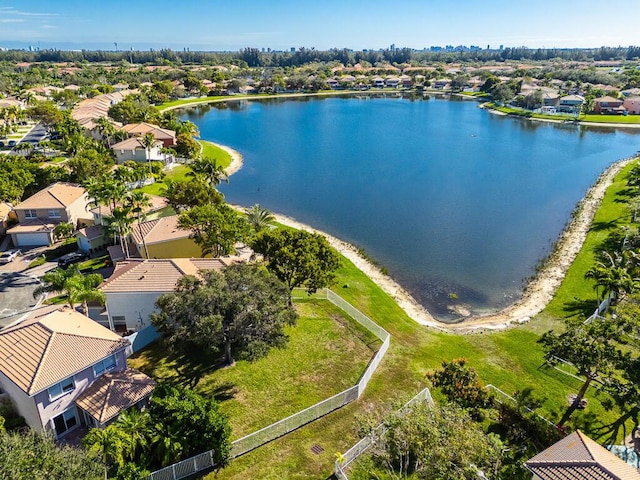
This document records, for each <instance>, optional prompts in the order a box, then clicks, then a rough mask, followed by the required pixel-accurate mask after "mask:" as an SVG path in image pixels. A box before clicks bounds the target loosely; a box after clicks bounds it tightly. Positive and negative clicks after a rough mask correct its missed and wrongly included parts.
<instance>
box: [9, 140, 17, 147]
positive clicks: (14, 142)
mask: <svg viewBox="0 0 640 480" xmlns="http://www.w3.org/2000/svg"><path fill="white" fill-rule="evenodd" d="M8 145H9V146H10V147H11V148H13V147H15V146H16V141H15V140H9V143H8Z"/></svg>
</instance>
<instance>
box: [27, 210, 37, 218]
mask: <svg viewBox="0 0 640 480" xmlns="http://www.w3.org/2000/svg"><path fill="white" fill-rule="evenodd" d="M24 218H38V215H37V214H36V211H35V210H25V211H24Z"/></svg>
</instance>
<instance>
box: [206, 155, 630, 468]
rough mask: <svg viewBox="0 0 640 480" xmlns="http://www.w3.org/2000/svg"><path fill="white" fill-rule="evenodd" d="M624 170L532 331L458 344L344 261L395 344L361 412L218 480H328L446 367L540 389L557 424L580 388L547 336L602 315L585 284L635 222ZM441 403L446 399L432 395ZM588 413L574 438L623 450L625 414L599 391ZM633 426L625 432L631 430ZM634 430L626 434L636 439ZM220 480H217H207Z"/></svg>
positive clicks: (349, 279)
mask: <svg viewBox="0 0 640 480" xmlns="http://www.w3.org/2000/svg"><path fill="white" fill-rule="evenodd" d="M629 168H631V167H628V168H626V169H625V170H623V171H622V172H621V173H620V174H619V175H618V176H617V177H616V179H615V182H614V183H613V185H612V186H611V187H610V188H609V189H608V191H607V193H606V196H605V198H604V200H603V203H602V205H601V207H600V208H599V210H598V212H597V213H596V216H595V219H594V222H593V227H592V229H591V232H590V233H589V236H588V238H587V241H586V242H585V245H584V248H583V250H582V252H581V253H580V255H579V257H578V259H577V260H576V261H575V262H574V265H573V266H572V267H571V269H570V270H569V274H568V275H567V278H566V280H565V282H563V284H562V286H561V287H560V290H559V291H558V293H557V294H556V297H555V298H554V300H553V301H552V302H551V303H550V304H549V306H548V307H547V308H546V309H545V310H544V311H543V312H542V313H541V314H540V315H538V316H537V317H536V318H534V319H532V321H530V322H529V323H528V324H525V325H521V326H518V327H514V328H511V329H509V330H506V331H502V332H493V333H491V332H484V333H476V334H472V335H454V334H448V333H443V332H439V331H434V330H431V329H427V328H423V327H420V326H419V325H417V324H416V323H415V322H414V321H412V320H411V319H410V318H408V317H407V315H406V314H405V313H404V312H403V311H402V310H401V309H400V308H399V307H398V306H397V305H396V304H395V302H394V301H393V300H392V299H391V298H390V297H389V296H388V295H386V294H385V293H384V292H382V290H381V289H380V288H379V287H378V286H377V285H375V284H373V282H371V280H369V279H368V278H367V277H366V276H365V275H364V274H363V273H362V272H360V270H358V269H357V268H356V267H355V266H354V265H353V264H351V262H349V261H348V260H346V259H344V258H343V266H342V267H341V269H340V271H339V276H338V280H337V282H336V284H337V285H344V284H347V285H349V287H348V288H336V289H335V291H336V292H337V293H339V294H340V295H341V296H343V297H344V298H345V299H346V300H348V301H349V302H350V303H352V304H353V305H354V306H356V307H357V308H359V309H360V310H361V311H362V312H363V313H364V314H365V315H368V316H369V317H370V318H372V319H373V320H374V321H376V322H377V323H378V324H380V325H381V326H382V327H384V328H385V329H386V330H387V331H388V332H389V333H390V334H391V336H392V337H391V348H390V349H389V351H388V353H387V355H386V356H385V359H384V360H383V362H382V363H381V365H380V367H379V369H378V371H377V372H376V374H375V375H374V376H373V378H372V381H371V383H370V384H369V386H368V387H367V390H366V391H365V394H364V396H363V397H362V398H361V399H360V400H358V401H357V402H355V403H353V404H350V405H347V406H346V407H344V408H342V409H340V410H338V411H336V412H334V413H332V414H330V415H328V416H326V417H324V418H322V419H320V420H318V421H316V422H313V423H312V424H310V425H308V426H305V427H303V428H302V429H300V430H298V431H296V432H293V433H291V434H289V435H287V436H285V437H283V438H281V439H278V440H276V441H274V442H271V443H270V444H267V445H265V446H263V447H260V448H259V449H257V450H255V451H253V452H250V453H249V454H247V455H244V456H242V457H240V458H238V459H236V460H234V461H233V462H232V463H231V464H230V465H229V466H228V467H227V468H225V469H224V470H222V471H221V472H220V474H219V475H218V477H217V478H219V479H241V478H326V477H327V476H328V475H329V474H330V472H331V471H332V462H333V461H334V460H335V455H334V454H335V452H344V451H346V450H347V449H348V448H350V447H351V446H352V445H353V443H355V441H357V437H356V435H355V429H356V426H355V421H354V417H355V416H356V415H358V414H360V413H363V412H365V411H369V410H370V409H371V408H373V407H372V406H373V405H389V404H390V403H391V402H392V401H393V400H395V399H397V398H399V397H402V398H407V397H409V396H411V395H413V394H415V393H417V392H418V391H419V390H420V389H421V388H423V387H425V386H427V384H426V381H425V377H424V375H425V373H426V372H427V371H428V370H430V369H434V368H438V367H439V365H440V362H441V360H442V359H447V360H450V359H453V358H457V357H466V358H467V359H468V362H469V364H470V365H472V366H474V367H475V368H476V369H477V371H478V373H479V374H480V376H481V378H482V379H483V381H484V382H485V383H491V384H493V385H495V386H496V387H498V388H500V389H501V390H503V391H505V392H506V393H508V394H513V393H514V392H515V391H516V390H522V389H524V388H526V387H533V388H534V393H535V394H536V395H537V396H541V397H543V398H544V402H543V405H542V407H541V408H540V409H539V410H538V412H537V413H539V414H541V415H543V416H544V417H546V418H548V419H549V420H551V421H557V420H558V419H559V418H560V416H561V415H562V414H563V413H564V411H565V409H566V408H567V400H566V399H567V396H568V395H569V394H571V393H575V392H576V391H577V390H578V388H579V386H580V381H578V380H576V379H574V378H572V377H569V376H568V375H565V374H563V373H562V372H560V371H558V370H556V369H553V368H549V367H546V366H545V362H544V356H543V351H542V348H541V346H540V345H539V344H538V343H537V340H538V339H539V338H540V334H541V333H542V332H544V331H546V330H548V329H550V328H558V327H560V326H561V325H562V318H563V317H566V316H567V315H569V314H571V311H567V309H566V304H567V303H571V302H572V301H573V300H574V297H575V296H578V298H579V299H581V300H583V301H584V302H586V303H587V304H588V305H589V309H592V307H594V308H595V292H594V290H593V288H592V284H591V283H590V282H588V281H585V280H584V271H586V269H588V268H590V266H591V265H592V263H591V262H592V260H593V249H594V247H595V246H597V245H598V244H599V243H600V242H601V241H602V240H603V239H604V238H605V237H606V235H607V233H608V232H609V231H610V229H612V228H614V227H615V226H616V225H620V224H624V223H626V222H627V221H628V213H627V211H626V209H625V207H624V205H623V204H622V203H621V202H620V199H621V198H622V197H623V196H624V194H625V184H624V177H625V175H626V173H627V172H628V170H629ZM433 393H434V394H435V398H436V399H439V395H438V392H437V391H434V392H433ZM586 398H587V399H588V401H589V404H588V407H587V408H586V409H584V410H577V411H576V412H574V413H573V415H572V417H571V418H570V420H569V422H568V426H569V427H570V428H580V429H582V430H583V431H584V432H586V433H587V434H588V435H590V436H592V438H595V439H596V440H600V441H605V440H609V439H610V437H613V438H614V439H615V440H616V441H617V442H620V441H622V439H623V437H624V431H623V430H622V429H621V428H620V425H618V424H617V423H616V422H617V421H618V420H619V419H620V418H621V416H622V414H621V412H619V411H617V410H616V409H613V410H610V409H608V408H607V407H605V406H604V405H603V402H604V401H606V400H607V397H606V396H605V395H603V394H601V393H600V392H598V391H597V390H595V389H593V388H590V389H589V390H588V391H587V395H586ZM630 423H631V422H630V421H628V420H627V421H626V423H625V425H626V428H627V429H628V428H629V426H630ZM628 431H630V430H627V432H628ZM316 444H317V445H320V446H321V447H322V448H323V449H324V452H322V453H321V454H319V455H316V454H314V453H312V452H311V447H312V446H314V445H316ZM207 478H209V479H210V480H212V479H213V478H214V477H213V476H209V477H207Z"/></svg>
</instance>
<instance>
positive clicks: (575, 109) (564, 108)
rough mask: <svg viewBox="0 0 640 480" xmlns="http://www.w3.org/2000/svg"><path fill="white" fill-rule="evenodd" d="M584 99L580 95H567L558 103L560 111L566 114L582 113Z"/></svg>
mask: <svg viewBox="0 0 640 480" xmlns="http://www.w3.org/2000/svg"><path fill="white" fill-rule="evenodd" d="M583 103H584V97H582V96H580V95H565V96H564V97H560V101H559V102H558V109H557V110H558V111H559V112H564V113H580V110H581V109H582V104H583Z"/></svg>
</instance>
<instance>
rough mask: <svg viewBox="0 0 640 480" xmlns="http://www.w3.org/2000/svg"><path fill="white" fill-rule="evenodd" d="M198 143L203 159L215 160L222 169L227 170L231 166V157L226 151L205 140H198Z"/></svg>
mask: <svg viewBox="0 0 640 480" xmlns="http://www.w3.org/2000/svg"><path fill="white" fill-rule="evenodd" d="M199 142H200V144H201V145H202V156H203V157H208V158H215V159H216V160H217V161H218V164H219V165H220V166H221V167H222V168H227V167H228V166H229V165H231V155H229V153H228V152H227V151H225V150H223V149H222V148H220V147H219V146H217V145H215V144H213V143H211V142H207V141H206V140H199Z"/></svg>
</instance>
